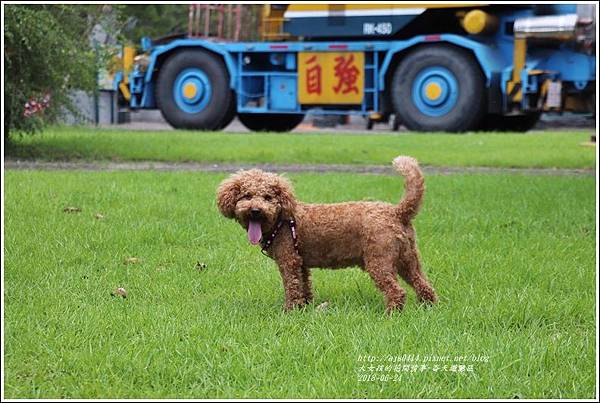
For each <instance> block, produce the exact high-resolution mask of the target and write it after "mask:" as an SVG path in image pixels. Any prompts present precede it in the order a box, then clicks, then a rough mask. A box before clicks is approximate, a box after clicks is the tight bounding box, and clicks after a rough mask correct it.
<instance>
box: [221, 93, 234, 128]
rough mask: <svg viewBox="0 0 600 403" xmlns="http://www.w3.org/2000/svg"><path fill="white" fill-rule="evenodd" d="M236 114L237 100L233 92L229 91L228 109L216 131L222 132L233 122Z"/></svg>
mask: <svg viewBox="0 0 600 403" xmlns="http://www.w3.org/2000/svg"><path fill="white" fill-rule="evenodd" d="M236 114H237V99H236V95H235V92H233V91H231V101H230V102H229V108H228V109H227V113H226V114H225V117H224V118H223V121H222V122H221V123H220V124H219V127H218V128H217V130H223V129H225V128H226V127H227V126H229V124H230V123H231V122H232V121H233V119H234V118H235V115H236Z"/></svg>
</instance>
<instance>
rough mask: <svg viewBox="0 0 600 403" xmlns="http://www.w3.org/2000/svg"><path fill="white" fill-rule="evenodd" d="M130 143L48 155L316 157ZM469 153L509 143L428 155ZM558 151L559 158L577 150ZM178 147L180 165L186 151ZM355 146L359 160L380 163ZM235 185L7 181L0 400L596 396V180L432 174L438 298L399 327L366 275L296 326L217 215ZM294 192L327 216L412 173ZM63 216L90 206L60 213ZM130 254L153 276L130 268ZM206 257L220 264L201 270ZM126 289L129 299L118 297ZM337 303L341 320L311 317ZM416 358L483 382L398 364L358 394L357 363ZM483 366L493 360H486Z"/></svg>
mask: <svg viewBox="0 0 600 403" xmlns="http://www.w3.org/2000/svg"><path fill="white" fill-rule="evenodd" d="M94 133H95V134H94ZM95 136H97V139H96V137H95ZM124 136H125V135H124V134H123V133H116V132H91V131H88V132H82V133H81V134H80V135H77V134H76V133H75V132H73V131H71V132H66V134H64V133H63V134H60V135H59V134H57V135H56V137H55V138H54V140H53V141H54V142H55V144H56V145H57V146H58V145H60V144H67V142H68V141H70V140H73V142H74V143H75V144H79V145H80V147H79V148H78V147H76V149H77V148H78V149H83V150H86V149H87V148H82V147H84V145H86V144H87V141H86V139H95V140H94V141H93V142H92V143H93V144H96V145H104V147H101V148H100V150H101V151H99V152H100V153H107V154H105V155H109V154H110V153H112V152H113V151H110V150H116V149H117V147H116V146H112V145H110V142H111V141H113V140H114V141H117V142H121V141H122V142H121V143H120V144H121V145H120V146H122V145H123V144H127V143H128V142H130V143H129V144H132V145H133V144H140V145H142V144H146V143H145V142H144V141H143V139H146V138H153V139H156V142H150V145H149V147H151V148H150V149H143V150H137V149H135V147H132V148H131V149H130V150H129V151H128V152H130V153H131V154H135V155H137V156H140V157H143V158H148V156H149V155H154V154H152V153H153V152H154V151H150V150H158V146H157V144H163V145H165V144H168V142H167V139H168V138H170V137H174V138H177V139H179V142H181V143H185V141H184V140H186V141H187V140H189V139H193V141H192V142H193V143H194V144H195V146H194V147H193V148H190V149H193V150H194V151H191V152H193V153H199V154H196V155H205V154H206V153H209V151H208V150H207V149H202V147H200V144H204V145H206V146H207V147H209V146H210V145H211V144H212V143H211V141H209V140H208V139H217V140H218V139H221V140H222V141H223V142H225V143H226V145H224V147H225V148H229V147H228V146H229V145H231V142H232V141H233V140H234V139H237V140H240V139H248V140H247V141H248V142H247V143H244V145H243V148H248V147H249V146H250V143H251V139H254V140H255V141H257V142H259V143H261V142H262V143H263V144H266V143H267V142H268V141H267V139H277V138H281V139H282V142H288V143H289V144H291V143H294V142H298V144H304V143H303V142H307V143H309V144H311V145H310V146H308V145H307V146H306V147H307V149H308V148H311V147H316V144H318V143H317V142H318V141H319V140H318V138H317V137H311V136H302V137H300V136H298V137H296V136H294V135H290V136H274V135H253V136H247V135H239V136H236V135H206V134H192V133H161V134H148V135H145V134H136V133H128V134H127V138H126V139H125V137H124ZM578 136H579V135H573V139H579V137H581V136H579V137H578ZM163 137H164V140H158V139H161V138H163ZM121 138H122V139H123V140H120V139H121ZM336 138H338V137H334V136H326V137H325V139H326V140H323V141H326V142H331V143H333V142H334V140H335V139H336ZM455 138H456V139H463V141H467V142H471V143H474V142H475V143H476V142H477V141H482V142H484V144H487V143H486V141H487V139H498V138H499V137H495V136H487V135H478V136H463V137H444V136H437V137H436V136H432V139H433V140H432V141H433V142H435V141H440V142H453V141H455V140H453V139H455ZM515 138H522V139H526V141H532V142H534V141H537V140H535V139H538V138H539V139H540V140H539V141H540V142H543V141H542V139H543V138H544V137H542V136H538V137H536V135H533V136H522V137H518V136H516V137H515ZM549 138H551V139H555V140H556V141H557V142H559V143H561V144H562V142H567V139H569V138H570V137H569V136H568V135H565V134H556V135H552V136H551V137H549ZM33 139H36V138H32V140H31V141H33V142H35V141H42V142H43V141H50V139H51V138H50V137H40V138H37V139H38V140H33ZM40 139H41V140H40ZM44 139H46V140H44ZM344 139H347V138H344ZM417 139H418V136H410V137H406V138H404V137H402V136H377V137H375V136H373V137H369V138H367V139H364V138H358V137H357V138H356V140H353V141H356V142H357V143H354V144H355V145H356V144H359V142H361V141H364V142H373V143H369V144H371V146H374V145H376V144H379V145H380V147H382V148H383V149H386V150H387V148H388V147H389V149H390V150H389V153H390V155H389V156H390V157H391V156H392V149H394V144H395V143H398V144H406V145H407V147H409V144H410V147H413V149H412V150H417V149H421V150H423V152H425V151H424V150H425V146H424V145H423V146H416V145H415V144H417ZM475 139H480V140H475ZM531 139H533V140H531ZM217 140H215V142H217ZM456 141H458V140H456ZM490 141H492V142H493V141H497V140H490ZM524 141H525V140H524ZM577 141H578V140H575V143H576V142H577ZM311 142H312V143H311ZM50 143H52V141H50ZM424 143H425V141H423V144H424ZM294 144H296V143H294ZM364 144H367V143H364ZM181 147H182V148H179V149H178V150H177V151H175V150H173V149H170V150H169V153H171V154H170V155H171V156H172V155H181V154H182V153H183V151H182V150H185V148H183V145H182V146H181ZM419 147H420V148H419ZM473 147H475V146H473ZM486 147H487V149H488V150H489V148H490V147H489V146H484V148H486ZM574 147H575V149H577V150H578V152H581V150H580V149H579V148H577V147H576V146H574ZM365 148H366V147H365ZM399 148H400V149H402V147H399ZM210 149H211V150H218V147H217V146H216V145H215V146H212V148H210ZM270 149H271V152H274V151H273V150H274V147H271V148H270ZM311 149H312V148H311ZM314 149H315V150H316V148H314ZM536 149H537V148H536ZM144 150H147V151H144ZM358 150H360V147H359V148H357V149H356V150H355V151H354V154H352V155H353V157H351V156H350V155H346V157H344V158H348V159H347V160H346V161H347V162H366V161H368V162H383V161H379V160H375V159H374V158H373V157H368V155H370V154H365V155H366V156H363V157H361V153H360V151H358ZM412 150H411V151H412ZM400 151H403V150H400ZM505 151H506V150H505ZM505 151H504V152H505ZM144 152H145V153H146V154H144ZM138 153H139V154H138ZM259 153H260V151H259V150H255V151H254V156H255V157H256V154H259ZM282 153H284V154H286V155H288V156H289V155H290V153H291V151H289V150H286V149H285V148H283V149H282ZM397 153H398V148H395V151H393V155H395V154H397ZM410 153H411V154H415V153H412V152H410ZM451 154H452V153H451ZM462 154H464V153H458V154H453V155H454V157H452V158H458V157H457V156H458V155H462ZM219 155H224V154H219ZM242 155H243V153H242V152H239V153H238V154H237V156H238V157H241V156H242ZM273 155H274V156H275V154H273ZM291 155H293V154H291ZM317 155H319V156H321V157H322V156H324V155H326V153H315V154H314V156H315V158H316V156H317ZM336 155H337V154H336ZM373 155H374V154H373ZM471 156H473V157H477V154H472V155H471ZM355 157H356V158H357V160H354V159H353V158H355ZM361 158H362V159H361ZM369 158H370V159H369ZM386 158H388V157H387V156H386ZM449 158H450V157H449ZM455 161H460V159H456V160H455ZM337 162H341V161H337ZM429 162H431V161H429ZM445 163H447V162H445ZM223 177H224V175H217V174H203V173H152V172H116V173H107V172H101V173H92V172H27V171H7V172H6V173H5V179H6V182H5V228H4V236H5V238H4V241H5V249H4V253H5V255H4V257H5V269H4V281H5V284H4V286H5V287H4V303H5V313H4V315H5V316H4V332H5V334H4V343H5V344H4V360H5V361H4V369H5V373H4V382H5V383H4V388H5V389H4V390H5V397H7V398H33V397H44V398H60V397H66V398H94V397H96V398H98V397H110V398H144V397H146V398H149V397H153V398H158V397H171V398H229V397H237V398H243V397H245V398H269V397H270V398H293V397H295V398H302V397H304V398H318V397H321V398H336V397H337V398H344V397H345V398H348V397H353V398H425V397H427V398H434V397H445V398H451V397H453V398H469V397H471V398H474V397H480V398H492V397H496V398H512V397H521V398H535V397H538V398H539V397H554V398H560V397H562V398H593V397H594V393H595V392H594V390H595V339H596V334H595V318H594V308H595V236H596V233H595V180H594V178H586V177H535V176H517V175H470V176H460V175H455V176H429V177H427V186H428V191H427V195H426V201H425V205H424V208H423V210H422V212H421V214H420V215H419V216H418V218H417V220H416V222H415V225H416V228H417V231H418V235H419V245H420V249H421V254H422V258H423V262H424V267H425V270H426V271H427V273H428V275H429V277H430V279H431V280H432V283H433V285H434V286H435V288H436V289H437V291H438V293H439V295H440V297H441V301H440V303H439V304H438V305H437V306H435V307H433V308H431V309H425V308H423V307H419V306H418V305H417V303H416V298H415V295H414V292H412V290H410V291H409V295H408V302H407V305H406V308H405V310H404V311H403V312H402V313H400V314H394V315H393V316H391V317H388V316H386V315H385V314H384V304H383V298H382V296H381V295H380V294H379V292H378V291H377V290H376V288H375V286H374V285H373V283H372V281H371V280H370V279H369V277H368V275H366V274H365V273H363V272H361V271H360V270H358V269H349V270H340V271H325V270H315V272H314V289H315V303H314V304H313V305H311V306H309V307H308V308H306V309H304V310H302V311H295V312H293V313H291V314H284V313H283V312H282V310H281V307H282V304H283V290H282V286H281V283H280V279H279V273H278V271H277V269H276V268H275V266H274V263H273V262H272V261H271V260H269V259H268V258H266V257H264V256H263V255H261V254H260V252H259V250H258V249H257V248H256V247H252V246H251V245H250V244H249V243H248V242H247V240H246V235H245V234H244V232H243V231H242V230H241V229H240V228H239V227H238V226H237V224H235V223H234V222H231V221H227V220H225V219H224V218H222V217H221V216H220V215H219V214H218V212H217V209H216V207H215V202H214V199H215V187H216V185H217V184H218V182H219V181H220V180H221V179H222V178H223ZM291 177H292V179H293V181H294V183H295V184H296V190H297V194H298V195H299V197H300V198H301V199H303V200H305V201H315V202H335V201H343V200H359V199H365V198H369V199H381V200H387V201H390V202H396V201H397V200H398V199H399V197H400V194H401V187H402V181H401V179H400V178H398V177H387V176H360V175H344V174H336V175H334V174H325V175H311V174H298V175H292V176H291ZM68 206H73V207H78V208H81V209H82V211H81V212H80V213H65V212H63V208H65V207H68ZM96 213H101V214H102V215H104V219H96V218H95V217H94V215H95V214H96ZM129 257H137V258H139V259H140V262H139V263H137V264H124V260H125V259H126V258H129ZM197 262H200V263H204V264H206V266H207V267H206V268H205V269H204V270H202V271H198V270H196V269H195V265H196V264H197ZM116 287H124V288H125V289H126V290H127V292H128V297H127V298H126V299H122V298H119V297H113V296H111V295H110V293H111V291H112V290H113V289H114V288H116ZM324 301H328V302H329V308H328V309H327V310H324V311H320V310H317V309H316V306H317V305H319V304H320V303H322V302H324ZM411 354H412V355H417V354H418V355H420V356H421V357H425V356H428V357H430V358H431V357H432V355H435V356H438V357H439V356H441V357H445V356H448V357H449V359H450V362H449V363H448V364H464V363H467V364H470V365H473V367H472V369H473V371H472V372H452V371H449V370H447V371H444V370H443V366H441V367H440V368H439V370H438V371H434V370H433V364H430V365H429V367H428V368H427V369H426V370H424V371H423V372H421V370H420V369H419V370H417V371H416V372H410V371H404V370H403V369H402V367H398V368H396V369H397V370H398V371H399V372H395V371H394V369H389V368H388V369H387V370H386V369H385V367H384V371H383V372H377V371H374V372H373V373H376V374H388V375H389V378H388V380H387V381H385V380H383V381H381V380H378V381H359V375H361V374H362V375H364V374H367V373H371V372H370V370H369V365H370V364H365V363H364V362H362V361H359V357H364V356H371V357H375V358H376V359H379V360H385V359H386V358H388V357H389V356H399V357H401V356H403V355H411ZM457 356H466V357H467V359H468V361H457ZM471 356H477V357H484V360H483V361H477V362H473V361H470V360H471ZM485 357H487V360H485ZM376 364H377V365H376V366H375V369H377V366H378V365H380V362H377V363H376ZM387 365H388V364H387V363H386V366H387ZM361 367H364V368H361ZM450 368H451V367H450V365H449V366H448V369H450ZM388 370H389V371H388Z"/></svg>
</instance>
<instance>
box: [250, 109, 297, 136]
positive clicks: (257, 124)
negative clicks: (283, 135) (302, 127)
mask: <svg viewBox="0 0 600 403" xmlns="http://www.w3.org/2000/svg"><path fill="white" fill-rule="evenodd" d="M238 119H239V120H240V122H242V124H243V125H244V126H245V127H246V128H248V129H249V130H252V131H255V132H289V131H292V130H294V129H295V128H296V126H298V125H299V124H300V123H302V121H303V120H304V115H302V114H296V113H239V114H238Z"/></svg>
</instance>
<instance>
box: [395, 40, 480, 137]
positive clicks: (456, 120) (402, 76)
mask: <svg viewBox="0 0 600 403" xmlns="http://www.w3.org/2000/svg"><path fill="white" fill-rule="evenodd" d="M429 68H443V69H445V70H449V71H450V72H451V73H452V75H454V77H455V80H454V83H455V84H456V85H457V88H458V95H457V97H456V100H455V102H454V104H453V106H451V109H449V111H448V112H445V114H443V115H441V116H431V115H428V114H425V113H423V112H422V111H421V109H419V107H418V106H417V105H416V104H415V101H414V100H413V97H412V87H413V83H414V82H415V80H416V79H417V77H418V75H419V74H420V73H421V72H423V71H425V70H426V69H429ZM391 90H392V91H391V98H392V104H393V106H394V110H395V112H396V114H397V115H398V117H399V118H400V121H401V122H402V123H403V124H404V126H406V127H407V128H408V129H409V130H417V131H447V132H462V131H466V130H473V129H476V128H477V127H478V125H479V122H480V121H481V119H482V118H483V115H484V113H485V105H486V103H485V81H484V77H483V74H482V73H481V71H480V69H479V66H478V64H477V62H476V61H475V59H474V58H473V56H472V55H471V54H470V53H469V52H467V51H465V50H463V49H460V48H457V47H454V46H449V45H441V44H437V45H428V46H426V47H420V48H417V49H415V50H413V51H412V52H410V53H409V54H408V55H406V56H405V57H404V59H403V60H402V61H401V62H400V64H399V65H398V67H397V68H396V71H395V72H394V76H393V79H392V87H391Z"/></svg>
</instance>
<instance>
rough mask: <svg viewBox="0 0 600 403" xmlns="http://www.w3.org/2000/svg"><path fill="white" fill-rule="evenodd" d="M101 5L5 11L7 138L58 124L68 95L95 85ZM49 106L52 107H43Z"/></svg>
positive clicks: (19, 7)
mask: <svg viewBox="0 0 600 403" xmlns="http://www.w3.org/2000/svg"><path fill="white" fill-rule="evenodd" d="M101 12H102V6H100V5H90V6H82V5H19V4H10V5H6V6H5V7H4V69H5V70H4V114H5V119H4V139H5V144H6V142H7V141H8V140H9V137H8V135H9V133H11V134H12V133H15V132H16V133H32V132H35V131H37V130H39V129H40V128H41V127H43V126H44V125H45V124H47V123H52V122H55V121H56V119H57V118H58V117H59V116H60V114H61V111H63V110H64V109H63V108H66V109H68V110H70V111H73V112H75V108H74V105H72V101H71V99H70V98H69V94H70V92H71V91H72V90H74V89H79V90H84V91H91V90H93V89H94V86H95V82H96V79H95V72H96V60H97V57H96V55H95V51H94V49H93V46H92V45H91V43H90V40H89V37H90V35H89V34H90V32H91V29H92V28H93V26H94V25H95V24H96V22H97V20H98V17H99V16H100V14H101ZM44 101H48V102H44Z"/></svg>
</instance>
